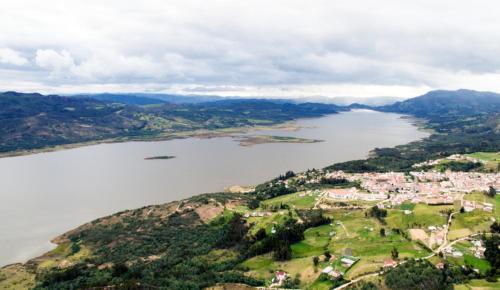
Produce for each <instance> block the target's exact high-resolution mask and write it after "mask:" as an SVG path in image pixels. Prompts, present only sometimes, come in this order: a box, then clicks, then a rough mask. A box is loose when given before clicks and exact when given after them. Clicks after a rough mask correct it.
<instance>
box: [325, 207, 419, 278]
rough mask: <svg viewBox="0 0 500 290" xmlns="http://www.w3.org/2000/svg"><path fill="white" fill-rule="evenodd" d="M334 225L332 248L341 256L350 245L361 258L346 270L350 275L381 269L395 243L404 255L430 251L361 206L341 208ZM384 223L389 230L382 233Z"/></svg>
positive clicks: (349, 276)
mask: <svg viewBox="0 0 500 290" xmlns="http://www.w3.org/2000/svg"><path fill="white" fill-rule="evenodd" d="M337 221H340V222H342V224H343V225H344V227H345V229H346V230H343V227H341V226H339V225H337V224H336V222H337ZM334 225H335V229H336V231H337V235H336V236H335V237H333V238H332V239H331V241H330V244H329V245H328V249H329V250H330V252H331V253H332V254H335V255H336V256H340V255H342V254H344V252H345V250H346V249H347V248H350V249H352V254H353V256H356V257H360V258H361V260H360V261H359V262H357V263H356V264H355V265H354V266H353V267H352V268H351V269H349V271H348V272H347V273H346V276H347V278H353V277H356V276H359V275H361V274H363V273H366V272H372V271H374V270H377V269H379V268H380V267H381V266H382V265H383V261H384V260H385V259H387V258H389V257H390V256H391V250H392V249H393V248H394V247H395V248H397V249H398V251H399V256H400V258H404V257H423V256H426V255H427V254H428V251H427V250H426V249H424V248H422V247H420V246H419V245H418V244H416V243H415V242H411V241H408V240H406V239H405V238H403V237H402V236H400V235H398V234H396V233H393V232H391V230H390V228H391V227H390V226H384V225H381V224H380V223H379V222H378V221H377V220H375V219H373V218H365V216H364V212H363V211H361V210H358V211H350V212H343V213H342V212H337V213H336V214H335V215H334ZM382 227H383V228H385V230H386V236H385V237H382V236H381V235H380V229H381V228H382Z"/></svg>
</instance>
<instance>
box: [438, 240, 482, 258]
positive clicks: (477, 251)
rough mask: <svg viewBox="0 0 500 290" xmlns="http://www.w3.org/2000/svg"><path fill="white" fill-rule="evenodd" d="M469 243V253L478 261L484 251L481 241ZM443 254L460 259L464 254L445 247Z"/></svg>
mask: <svg viewBox="0 0 500 290" xmlns="http://www.w3.org/2000/svg"><path fill="white" fill-rule="evenodd" d="M470 243H471V244H472V246H471V247H470V248H469V251H470V252H471V253H472V254H473V255H474V257H476V258H478V259H482V258H484V252H485V251H486V248H485V247H484V245H483V242H482V241H481V240H470ZM443 253H444V254H446V255H450V256H452V257H455V258H460V257H463V255H464V253H462V252H461V251H460V250H458V249H456V248H454V247H452V246H449V247H446V248H445V249H444V250H443Z"/></svg>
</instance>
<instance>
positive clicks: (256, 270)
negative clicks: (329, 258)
mask: <svg viewBox="0 0 500 290" xmlns="http://www.w3.org/2000/svg"><path fill="white" fill-rule="evenodd" d="M241 265H242V266H243V267H248V269H249V270H250V271H249V272H248V274H249V275H251V276H254V277H259V278H262V279H265V280H266V282H270V280H271V278H272V277H273V276H274V272H275V271H277V270H285V271H286V272H288V274H289V275H290V276H291V277H292V278H293V277H295V276H297V275H299V276H300V280H301V283H302V286H304V287H308V286H309V285H311V284H312V283H314V281H315V280H316V279H317V278H318V276H319V274H321V269H322V267H321V265H320V266H318V267H315V266H314V264H313V261H312V257H304V258H297V259H292V260H290V261H274V260H273V258H272V256H271V255H270V254H266V255H260V256H257V257H253V258H250V259H248V260H246V261H245V262H243V263H242V264H241Z"/></svg>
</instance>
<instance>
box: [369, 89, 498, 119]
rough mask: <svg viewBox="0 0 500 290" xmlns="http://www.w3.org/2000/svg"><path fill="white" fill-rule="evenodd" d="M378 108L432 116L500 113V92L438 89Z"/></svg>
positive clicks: (418, 115)
mask: <svg viewBox="0 0 500 290" xmlns="http://www.w3.org/2000/svg"><path fill="white" fill-rule="evenodd" d="M378 109H380V110H382V111H389V112H397V113H405V114H411V115H414V116H417V117H432V118H434V117H439V116H471V115H477V114H482V113H498V112H500V94H496V93H492V92H478V91H472V90H457V91H444V90H437V91H430V92H428V93H427V94H425V95H422V96H419V97H415V98H411V99H408V100H406V101H402V102H397V103H394V104H392V105H388V106H383V107H379V108H378Z"/></svg>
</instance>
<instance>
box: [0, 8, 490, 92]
mask: <svg viewBox="0 0 500 290" xmlns="http://www.w3.org/2000/svg"><path fill="white" fill-rule="evenodd" d="M2 6H3V9H2V10H0V27H10V29H5V31H2V33H0V47H13V48H16V49H18V50H19V51H22V55H21V54H20V53H16V54H15V55H17V56H18V57H20V58H18V59H17V60H14V62H17V64H22V66H19V67H16V66H15V63H14V62H13V61H12V60H13V59H15V58H13V57H12V53H11V52H9V53H10V56H8V57H4V56H3V55H2V50H0V69H3V70H9V71H10V72H11V74H12V75H15V76H16V79H17V81H18V83H19V84H21V83H25V84H32V83H38V84H40V86H37V87H40V88H44V89H46V90H50V91H51V92H58V91H62V90H64V91H67V90H75V91H78V92H85V90H89V89H93V90H94V89H98V88H102V89H103V90H106V89H113V90H120V88H121V90H123V91H128V90H132V89H133V90H136V89H139V90H173V89H176V90H179V91H180V92H189V91H190V90H193V88H196V91H197V92H198V93H207V94H213V93H214V92H217V88H221V89H220V92H221V94H244V95H259V94H274V95H276V96H282V95H285V94H286V95H304V94H308V93H309V94H311V95H313V94H314V95H315V94H321V95H337V94H338V95H348V94H349V95H351V94H352V95H358V94H359V95H367V94H368V95H369V94H370V92H371V94H373V95H403V94H408V93H410V92H415V93H418V92H420V91H421V90H422V88H428V89H434V88H450V89H454V88H461V87H468V88H471V89H479V90H482V89H488V90H496V91H500V82H498V81H496V80H495V78H497V77H498V76H500V58H499V57H498V51H500V38H499V37H497V35H500V18H499V17H498V16H497V11H498V10H500V3H496V2H492V1H487V0H477V1H474V3H472V2H469V1H456V0H443V1H431V0H415V1H399V0H385V1H366V0H352V1H330V0H318V1H314V2H311V1H305V0H303V1H298V0H276V1H264V0H255V1H229V0H227V1H226V0H213V1H210V5H207V3H206V1H201V0H199V1H196V0H172V1H162V0H144V1H140V2H138V1H118V0H110V1H97V0H74V1H72V3H71V5H67V1H63V0H46V1H36V0H23V1H16V0H4V1H3V2H2ZM3 54H5V52H4V53H3ZM4 58H6V59H9V61H4ZM27 58H28V59H32V58H33V59H34V60H35V62H34V64H31V63H29V61H28V59H27ZM21 62H22V63H21ZM2 63H3V64H7V65H4V66H2ZM13 64H14V65H13ZM8 74H9V73H8V72H5V75H8ZM20 86H21V85H20ZM204 88H206V90H204ZM2 89H3V90H7V89H10V88H9V87H5V86H3V85H2V86H1V87H0V90H2ZM32 89H33V88H31V87H29V86H28V85H27V86H26V88H25V90H32ZM184 90H185V91H184ZM384 91H385V92H386V93H384Z"/></svg>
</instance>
